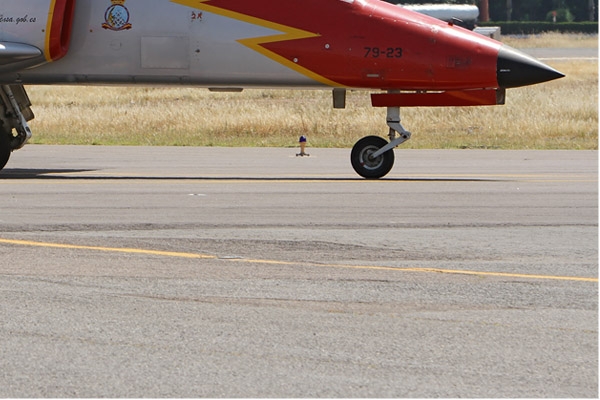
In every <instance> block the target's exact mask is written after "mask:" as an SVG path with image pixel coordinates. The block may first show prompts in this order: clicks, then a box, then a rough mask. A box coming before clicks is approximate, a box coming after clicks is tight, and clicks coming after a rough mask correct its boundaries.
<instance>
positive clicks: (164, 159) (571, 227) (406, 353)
mask: <svg viewBox="0 0 600 400" xmlns="http://www.w3.org/2000/svg"><path fill="white" fill-rule="evenodd" d="M297 151H298V150H297V149H292V148H290V149H248V148H243V149H242V148H240V149H231V148H228V149H223V148H160V147H92V146H90V147H85V146H39V145H29V146H26V147H25V148H24V149H22V150H20V151H19V152H17V153H15V154H14V155H13V157H12V159H11V161H10V162H9V164H8V166H7V168H6V169H5V170H4V171H2V172H0V187H1V190H0V254H1V255H2V260H1V261H0V343H1V345H0V346H1V354H2V357H0V397H597V396H598V153H597V152H596V151H489V150H488V151H485V150H482V151H479V150H451V151H437V150H431V151H429V150H397V151H396V164H395V167H394V169H393V170H392V172H391V173H390V174H389V175H388V176H387V177H386V178H384V179H382V180H379V181H367V180H363V179H361V178H359V177H358V176H357V175H356V174H355V173H354V171H353V170H352V168H351V166H350V161H349V150H342V149H311V148H309V149H308V152H309V153H310V157H296V156H295V153H296V152H297Z"/></svg>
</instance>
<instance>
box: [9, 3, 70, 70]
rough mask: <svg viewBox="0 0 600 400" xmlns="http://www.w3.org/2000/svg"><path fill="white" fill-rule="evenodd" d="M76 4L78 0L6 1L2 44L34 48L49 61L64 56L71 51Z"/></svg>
mask: <svg viewBox="0 0 600 400" xmlns="http://www.w3.org/2000/svg"><path fill="white" fill-rule="evenodd" d="M75 3H76V0H27V1H23V0H21V1H9V2H6V1H5V2H3V4H2V9H1V10H0V44H4V43H9V44H14V43H17V44H21V45H25V46H31V47H35V48H37V49H39V50H40V51H41V52H42V53H43V58H44V59H45V61H47V62H51V61H56V60H59V59H61V58H62V57H64V56H65V55H66V54H67V52H68V51H69V44H70V42H71V32H72V27H73V17H74V13H75ZM13 53H14V51H11V54H13ZM32 54H33V52H32ZM13 57H14V55H13ZM0 58H2V54H1V52H0Z"/></svg>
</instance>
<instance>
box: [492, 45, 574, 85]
mask: <svg viewBox="0 0 600 400" xmlns="http://www.w3.org/2000/svg"><path fill="white" fill-rule="evenodd" d="M496 73H497V77H498V85H499V86H500V87H502V88H513V87H519V86H527V85H533V84H536V83H542V82H547V81H551V80H553V79H558V78H562V77H563V76H565V75H564V74H562V73H560V72H558V71H557V70H555V69H554V68H551V67H549V66H547V65H546V64H544V63H542V62H541V61H539V60H536V59H535V58H533V57H531V56H529V55H527V54H525V53H523V52H520V51H519V50H516V49H513V48H512V47H509V46H506V45H504V46H502V47H501V48H500V51H499V52H498V63H497V69H496Z"/></svg>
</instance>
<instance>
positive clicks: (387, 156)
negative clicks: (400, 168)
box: [350, 136, 394, 179]
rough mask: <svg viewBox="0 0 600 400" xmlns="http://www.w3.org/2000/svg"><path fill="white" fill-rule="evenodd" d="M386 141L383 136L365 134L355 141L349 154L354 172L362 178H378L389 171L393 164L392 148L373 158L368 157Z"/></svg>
mask: <svg viewBox="0 0 600 400" xmlns="http://www.w3.org/2000/svg"><path fill="white" fill-rule="evenodd" d="M387 143H388V142H387V141H386V140H385V139H384V138H381V137H379V136H366V137H364V138H362V139H360V140H359V141H358V142H356V144H355V145H354V147H352V153H351V154H350V161H351V162H352V168H354V170H355V171H356V173H357V174H359V175H360V176H362V177H363V178H367V179H379V178H381V177H383V176H385V175H386V174H387V173H388V172H390V170H391V169H392V167H393V166H394V151H393V150H388V151H386V152H385V153H383V154H382V155H380V156H379V157H376V158H374V159H371V157H370V155H371V154H373V153H375V152H376V151H377V150H379V149H380V148H382V147H383V146H385V145H386V144H387Z"/></svg>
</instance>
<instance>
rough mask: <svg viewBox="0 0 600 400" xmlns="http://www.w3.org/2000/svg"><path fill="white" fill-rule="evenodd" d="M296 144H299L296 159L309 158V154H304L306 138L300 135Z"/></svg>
mask: <svg viewBox="0 0 600 400" xmlns="http://www.w3.org/2000/svg"><path fill="white" fill-rule="evenodd" d="M298 142H299V143H300V153H297V154H296V157H304V156H310V154H308V153H306V152H305V149H306V136H304V135H302V136H300V139H299V140H298Z"/></svg>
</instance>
